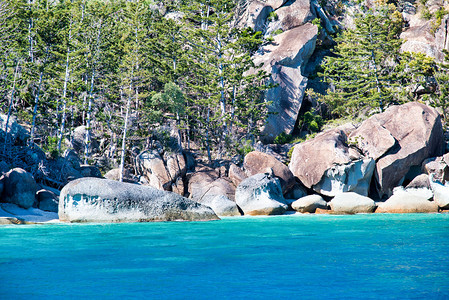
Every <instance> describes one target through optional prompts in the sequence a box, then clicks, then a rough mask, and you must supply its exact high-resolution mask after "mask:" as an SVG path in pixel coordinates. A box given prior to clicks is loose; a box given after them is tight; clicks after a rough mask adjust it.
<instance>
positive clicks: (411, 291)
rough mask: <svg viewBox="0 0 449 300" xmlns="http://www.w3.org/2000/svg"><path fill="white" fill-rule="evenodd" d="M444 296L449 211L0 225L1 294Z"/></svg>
mask: <svg viewBox="0 0 449 300" xmlns="http://www.w3.org/2000/svg"><path fill="white" fill-rule="evenodd" d="M288 297H290V298H301V299H308V298H313V299H333V298H345V299H347V298H349V299H361V298H363V299H367V298H378V299H393V298H396V299H397V298H400V299H405V298H413V299H448V298H449V214H410V215H381V214H371V215H355V216H331V215H303V216H301V215H300V216H298V215H294V216H282V217H260V218H230V219H225V220H222V221H214V222H193V223H144V224H141V223H140V224H136V223H133V224H85V225H79V224H74V225H71V224H58V225H30V226H3V227H0V299H43V298H45V299H53V298H78V299H85V298H96V299H105V298H120V299H130V298H146V299H216V298H219V299H223V298H232V299H242V298H251V299H260V298H270V299H285V298H288Z"/></svg>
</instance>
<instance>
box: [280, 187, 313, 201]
mask: <svg viewBox="0 0 449 300" xmlns="http://www.w3.org/2000/svg"><path fill="white" fill-rule="evenodd" d="M284 196H285V198H287V199H294V200H298V199H299V198H302V197H305V196H307V191H306V189H305V188H303V187H302V186H300V185H299V184H296V185H295V186H293V188H292V189H291V190H290V191H289V192H288V193H287V194H286V195H284Z"/></svg>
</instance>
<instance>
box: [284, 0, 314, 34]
mask: <svg viewBox="0 0 449 300" xmlns="http://www.w3.org/2000/svg"><path fill="white" fill-rule="evenodd" d="M276 14H277V17H278V18H279V22H280V28H281V29H282V30H284V31H286V30H289V29H292V28H295V27H298V26H301V25H304V24H305V23H307V22H308V21H310V20H312V19H314V18H315V14H314V13H313V11H312V10H311V7H310V0H296V1H290V4H289V5H283V6H281V7H280V8H279V9H277V10H276Z"/></svg>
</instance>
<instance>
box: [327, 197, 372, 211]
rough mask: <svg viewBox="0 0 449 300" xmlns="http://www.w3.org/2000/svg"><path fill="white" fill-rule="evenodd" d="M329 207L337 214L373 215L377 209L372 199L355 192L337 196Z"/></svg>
mask: <svg viewBox="0 0 449 300" xmlns="http://www.w3.org/2000/svg"><path fill="white" fill-rule="evenodd" d="M329 205H330V207H331V209H332V211H333V212H334V213H336V214H359V213H372V212H373V211H374V210H375V209H376V203H375V202H374V201H373V200H372V199H370V198H368V197H365V196H362V195H359V194H356V193H353V192H349V193H341V194H338V195H336V196H335V197H334V198H333V199H332V200H331V201H330V203H329Z"/></svg>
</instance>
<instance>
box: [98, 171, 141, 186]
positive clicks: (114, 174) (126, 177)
mask: <svg viewBox="0 0 449 300" xmlns="http://www.w3.org/2000/svg"><path fill="white" fill-rule="evenodd" d="M104 178H106V179H110V180H115V181H120V168H115V169H112V170H109V171H108V172H106V174H104ZM123 181H124V182H129V183H135V182H136V180H135V178H134V176H133V175H132V173H131V171H130V170H128V169H126V168H124V169H123Z"/></svg>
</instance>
